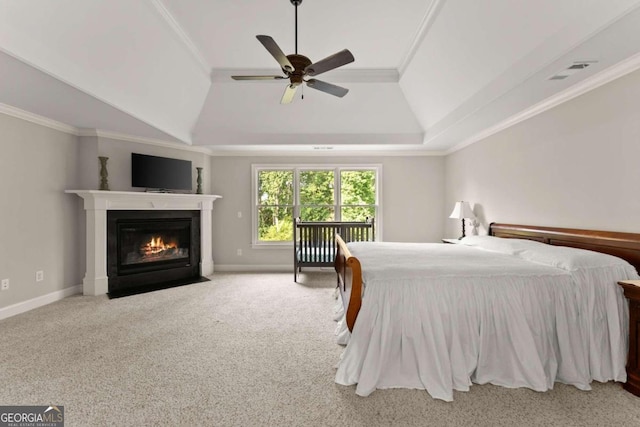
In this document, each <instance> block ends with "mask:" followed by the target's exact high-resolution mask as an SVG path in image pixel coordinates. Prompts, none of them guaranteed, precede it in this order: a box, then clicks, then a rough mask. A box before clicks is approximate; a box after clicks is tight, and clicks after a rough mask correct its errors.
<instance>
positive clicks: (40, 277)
mask: <svg viewBox="0 0 640 427" xmlns="http://www.w3.org/2000/svg"><path fill="white" fill-rule="evenodd" d="M43 280H44V271H42V270H40V271H36V282H42V281H43Z"/></svg>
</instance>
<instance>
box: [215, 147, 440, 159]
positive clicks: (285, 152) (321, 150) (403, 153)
mask: <svg viewBox="0 0 640 427" xmlns="http://www.w3.org/2000/svg"><path fill="white" fill-rule="evenodd" d="M208 148H209V154H210V155H211V156H213V157H344V156H349V155H351V156H358V157H362V156H371V157H407V156H408V157H415V156H433V157H438V156H444V155H446V153H445V152H444V151H434V150H428V149H425V148H424V146H422V145H416V146H412V147H402V148H398V147H395V146H380V147H371V146H368V147H362V146H360V147H358V148H354V147H353V146H339V145H333V146H331V145H330V146H298V147H291V146H290V145H287V146H277V147H271V148H269V149H265V148H264V147H258V146H248V145H246V146H216V147H212V146H209V147H208Z"/></svg>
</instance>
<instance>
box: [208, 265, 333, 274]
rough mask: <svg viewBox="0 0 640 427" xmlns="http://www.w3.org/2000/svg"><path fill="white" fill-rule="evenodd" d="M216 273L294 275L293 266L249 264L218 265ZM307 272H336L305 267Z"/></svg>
mask: <svg viewBox="0 0 640 427" xmlns="http://www.w3.org/2000/svg"><path fill="white" fill-rule="evenodd" d="M215 271H219V272H234V273H235V272H238V273H241V272H261V271H263V272H265V273H293V265H282V264H280V265H272V264H268V265H247V264H216V268H215ZM305 271H335V270H334V269H333V267H303V268H302V272H303V273H304V272H305Z"/></svg>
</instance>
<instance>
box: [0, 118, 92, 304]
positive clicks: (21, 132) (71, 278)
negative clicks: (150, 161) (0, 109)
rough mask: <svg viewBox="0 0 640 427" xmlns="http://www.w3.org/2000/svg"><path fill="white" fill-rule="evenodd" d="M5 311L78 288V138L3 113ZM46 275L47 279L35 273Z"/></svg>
mask: <svg viewBox="0 0 640 427" xmlns="http://www.w3.org/2000/svg"><path fill="white" fill-rule="evenodd" d="M0 130H1V132H0V135H2V141H1V142H0V144H1V147H2V152H1V153H2V154H1V155H0V195H1V197H0V242H1V243H0V279H7V278H8V279H10V288H9V290H6V291H0V308H1V307H7V306H10V305H13V304H16V303H19V302H22V301H26V300H30V299H33V298H36V297H39V296H42V295H46V294H50V293H52V292H56V291H60V290H62V289H64V288H67V287H70V286H74V285H79V284H81V283H82V277H83V276H84V250H83V249H82V248H80V247H79V246H78V224H79V223H81V224H84V220H83V217H82V212H81V206H82V204H81V203H80V199H79V198H78V197H77V196H75V195H71V194H65V193H64V190H66V189H69V188H74V187H77V186H78V175H79V174H78V166H77V165H78V157H79V144H78V141H77V137H75V136H73V135H69V134H66V133H63V132H59V131H56V130H52V129H49V128H46V127H43V126H39V125H36V124H33V123H30V122H27V121H24V120H21V119H17V118H14V117H10V116H6V115H3V114H0ZM38 270H42V271H44V281H42V282H36V280H35V273H36V271H38Z"/></svg>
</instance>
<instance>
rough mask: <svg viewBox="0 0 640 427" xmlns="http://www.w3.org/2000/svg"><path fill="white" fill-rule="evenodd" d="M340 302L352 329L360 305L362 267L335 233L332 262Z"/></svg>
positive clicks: (350, 329) (348, 325) (348, 324)
mask: <svg viewBox="0 0 640 427" xmlns="http://www.w3.org/2000/svg"><path fill="white" fill-rule="evenodd" d="M334 266H335V269H336V273H337V277H338V288H339V289H340V296H341V297H342V304H343V305H344V309H345V312H346V319H347V327H348V328H349V331H353V325H355V323H356V318H357V317H358V312H359V311H360V306H361V305H362V269H361V266H360V261H359V260H358V258H356V257H354V256H352V255H351V252H350V251H349V248H347V244H346V243H345V241H344V240H343V239H342V237H340V235H339V234H336V259H335V263H334Z"/></svg>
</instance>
